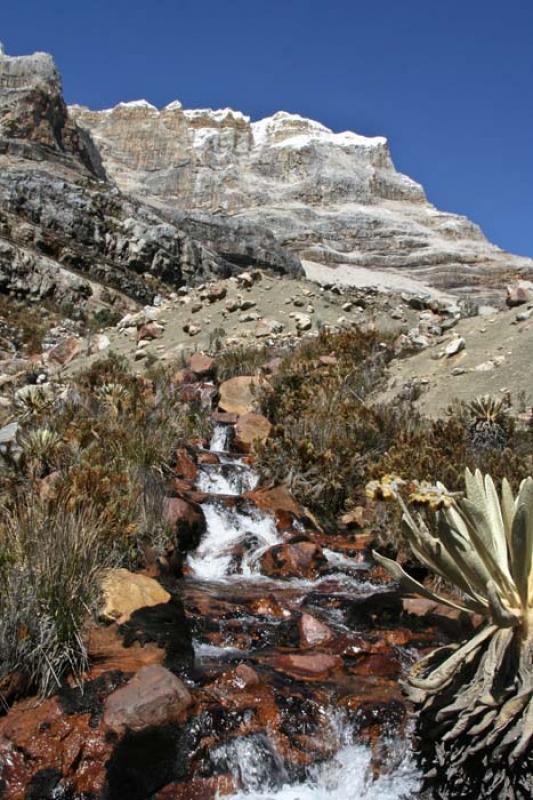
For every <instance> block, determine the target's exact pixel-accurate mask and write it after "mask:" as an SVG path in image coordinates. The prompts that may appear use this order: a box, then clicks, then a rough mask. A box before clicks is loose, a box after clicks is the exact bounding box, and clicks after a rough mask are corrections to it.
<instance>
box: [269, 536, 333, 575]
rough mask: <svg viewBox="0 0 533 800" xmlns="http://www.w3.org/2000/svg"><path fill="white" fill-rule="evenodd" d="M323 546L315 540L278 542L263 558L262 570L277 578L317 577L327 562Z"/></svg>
mask: <svg viewBox="0 0 533 800" xmlns="http://www.w3.org/2000/svg"><path fill="white" fill-rule="evenodd" d="M326 563H327V562H326V558H325V556H324V554H323V552H322V548H321V547H319V546H318V545H317V544H315V543H314V542H306V541H303V542H294V543H287V544H277V545H274V547H271V548H270V549H269V550H267V551H266V553H264V554H263V556H262V558H261V571H262V572H263V573H264V574H265V575H270V576H271V577H276V578H309V579H312V578H317V577H318V576H319V575H320V571H321V568H322V567H323V566H324V565H325V564H326Z"/></svg>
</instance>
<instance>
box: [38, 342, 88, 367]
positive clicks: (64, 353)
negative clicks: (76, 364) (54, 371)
mask: <svg viewBox="0 0 533 800" xmlns="http://www.w3.org/2000/svg"><path fill="white" fill-rule="evenodd" d="M80 353H81V340H80V339H78V338H77V337H76V336H69V337H68V338H67V339H63V341H61V342H59V344H56V345H54V347H52V348H51V349H50V350H48V352H47V353H46V359H47V360H48V361H52V362H53V363H54V364H58V365H59V366H60V367H65V366H66V365H67V364H70V362H71V361H73V360H74V359H75V358H76V356H78V355H79V354H80Z"/></svg>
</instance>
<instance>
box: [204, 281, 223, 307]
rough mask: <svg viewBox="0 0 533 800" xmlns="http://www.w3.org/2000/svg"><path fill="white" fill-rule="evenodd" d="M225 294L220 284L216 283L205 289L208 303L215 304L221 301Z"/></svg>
mask: <svg viewBox="0 0 533 800" xmlns="http://www.w3.org/2000/svg"><path fill="white" fill-rule="evenodd" d="M226 294H227V289H226V287H225V286H224V284H222V283H216V284H214V285H212V286H209V287H208V289H207V299H208V300H209V302H210V303H216V302H218V301H219V300H223V299H224V298H225V296H226Z"/></svg>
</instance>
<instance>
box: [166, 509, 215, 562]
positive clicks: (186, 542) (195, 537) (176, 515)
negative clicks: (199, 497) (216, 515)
mask: <svg viewBox="0 0 533 800" xmlns="http://www.w3.org/2000/svg"><path fill="white" fill-rule="evenodd" d="M163 516H164V520H165V522H166V523H167V525H169V526H170V527H171V528H172V529H173V530H174V533H175V535H176V545H177V548H178V550H180V551H181V552H187V551H188V550H193V549H194V548H195V547H198V545H199V544H200V539H201V537H202V535H203V533H204V532H205V528H206V523H205V517H204V512H203V511H202V508H201V506H199V505H198V504H197V503H192V502H190V501H188V500H183V498H181V497H165V500H164V503H163Z"/></svg>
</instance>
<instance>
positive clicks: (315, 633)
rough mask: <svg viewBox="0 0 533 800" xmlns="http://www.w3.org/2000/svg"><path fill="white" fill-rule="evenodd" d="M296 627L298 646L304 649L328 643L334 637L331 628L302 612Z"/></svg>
mask: <svg viewBox="0 0 533 800" xmlns="http://www.w3.org/2000/svg"><path fill="white" fill-rule="evenodd" d="M298 628H299V631H300V647H302V648H304V649H309V648H312V647H318V646H319V645H325V644H328V643H329V642H331V641H332V640H333V639H334V638H335V634H334V633H333V631H332V630H331V628H328V626H327V625H325V624H324V623H323V622H320V620H318V619H317V618H316V617H313V616H312V615H311V614H302V616H301V617H300V620H299V623H298Z"/></svg>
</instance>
